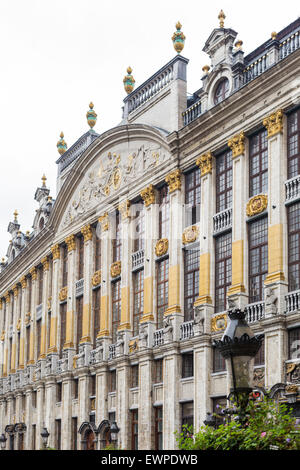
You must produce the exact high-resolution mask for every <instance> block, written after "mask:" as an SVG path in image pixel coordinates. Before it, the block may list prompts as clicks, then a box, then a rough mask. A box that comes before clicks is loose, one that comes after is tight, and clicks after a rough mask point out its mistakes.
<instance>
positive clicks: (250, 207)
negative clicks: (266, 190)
mask: <svg viewBox="0 0 300 470" xmlns="http://www.w3.org/2000/svg"><path fill="white" fill-rule="evenodd" d="M267 206H268V196H267V194H258V195H257V196H253V197H252V198H251V199H250V200H249V201H248V202H247V206H246V214H247V216H248V217H252V216H253V215H256V214H260V213H261V212H263V211H264V210H265V209H266V208H267Z"/></svg>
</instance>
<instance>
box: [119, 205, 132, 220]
mask: <svg viewBox="0 0 300 470" xmlns="http://www.w3.org/2000/svg"><path fill="white" fill-rule="evenodd" d="M118 209H119V211H120V214H121V216H122V220H125V219H128V217H130V201H128V200H126V201H123V202H121V204H119V207H118Z"/></svg>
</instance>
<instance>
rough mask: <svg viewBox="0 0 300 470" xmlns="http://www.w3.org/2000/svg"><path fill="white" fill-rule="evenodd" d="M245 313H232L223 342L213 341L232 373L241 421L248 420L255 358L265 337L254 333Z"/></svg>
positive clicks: (231, 391) (231, 392)
mask: <svg viewBox="0 0 300 470" xmlns="http://www.w3.org/2000/svg"><path fill="white" fill-rule="evenodd" d="M245 316H246V314H245V312H243V311H242V310H240V309H234V310H229V312H228V317H229V322H228V325H227V328H226V330H225V332H224V335H223V337H222V339H221V340H219V341H216V340H215V341H214V345H215V346H216V348H218V349H219V351H220V353H221V355H222V356H223V357H224V358H225V361H226V367H227V370H228V371H229V374H230V380H231V389H230V394H232V395H233V396H234V397H235V399H236V401H237V404H238V406H239V414H240V416H239V419H240V421H241V422H243V421H244V418H245V409H246V407H247V404H248V400H249V394H250V392H251V391H252V384H253V369H254V356H255V355H256V354H257V352H258V351H259V349H260V347H261V344H262V338H263V335H259V336H254V333H253V331H252V329H251V328H250V326H249V325H248V323H247V322H246V319H245Z"/></svg>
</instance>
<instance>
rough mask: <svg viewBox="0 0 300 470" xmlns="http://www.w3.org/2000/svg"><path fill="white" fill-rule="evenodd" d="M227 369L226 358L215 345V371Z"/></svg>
mask: <svg viewBox="0 0 300 470" xmlns="http://www.w3.org/2000/svg"><path fill="white" fill-rule="evenodd" d="M225 370H226V363H225V359H224V357H223V356H222V354H221V353H220V350H219V349H218V348H215V347H213V372H223V371H225Z"/></svg>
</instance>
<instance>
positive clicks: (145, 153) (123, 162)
mask: <svg viewBox="0 0 300 470" xmlns="http://www.w3.org/2000/svg"><path fill="white" fill-rule="evenodd" d="M168 158H169V154H168V152H167V151H166V150H165V149H164V148H162V147H161V146H160V145H158V144H155V143H146V142H145V143H144V144H142V145H139V146H138V145H137V144H135V143H132V144H131V145H130V146H129V147H128V146H127V145H126V149H125V148H124V145H123V146H122V145H121V144H120V145H118V146H116V147H115V148H114V149H112V150H111V151H110V152H106V153H105V154H100V155H99V157H98V159H97V161H96V162H95V163H94V164H93V165H92V167H91V168H90V169H89V171H88V172H87V174H86V175H85V176H84V178H83V180H82V182H81V183H80V185H79V186H78V188H77V189H76V190H75V192H74V194H73V196H72V199H71V200H70V203H69V205H68V208H67V210H66V213H65V216H64V218H63V221H62V225H61V227H62V228H63V229H64V228H65V227H67V226H69V225H71V224H72V223H73V222H74V221H76V220H77V219H78V218H79V217H80V216H81V215H82V214H84V213H85V212H87V211H89V210H90V209H92V208H93V207H95V206H96V205H98V204H99V203H100V202H101V201H103V200H104V199H105V198H107V197H108V196H111V195H113V194H114V193H118V192H119V190H120V189H121V188H122V187H124V186H128V185H130V184H131V183H134V182H135V181H136V180H137V178H139V177H140V176H142V175H143V174H145V172H147V171H148V170H151V168H155V167H156V166H158V165H160V164H161V163H163V162H164V161H165V160H167V159H168Z"/></svg>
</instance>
